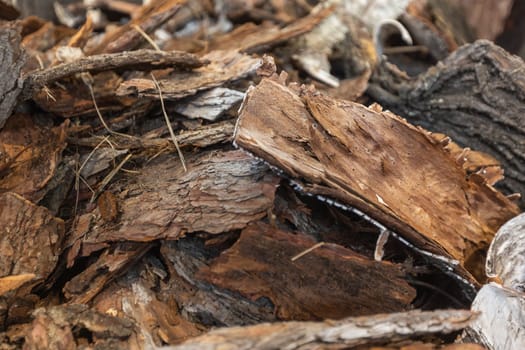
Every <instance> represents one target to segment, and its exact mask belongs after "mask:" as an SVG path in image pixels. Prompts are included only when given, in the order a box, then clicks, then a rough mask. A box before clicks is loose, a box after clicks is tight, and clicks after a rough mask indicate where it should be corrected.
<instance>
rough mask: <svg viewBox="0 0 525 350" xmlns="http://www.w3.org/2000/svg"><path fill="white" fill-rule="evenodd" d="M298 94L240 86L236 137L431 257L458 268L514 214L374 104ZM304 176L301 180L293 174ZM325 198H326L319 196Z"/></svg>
mask: <svg viewBox="0 0 525 350" xmlns="http://www.w3.org/2000/svg"><path fill="white" fill-rule="evenodd" d="M299 94H300V95H298V94H297V93H295V92H293V91H292V90H291V89H290V88H287V87H285V86H282V85H280V84H278V83H277V82H274V81H272V80H269V79H264V80H263V81H262V82H261V83H260V84H259V85H258V86H257V87H255V88H253V89H251V90H250V91H248V93H247V96H246V98H245V101H244V104H243V106H242V107H241V111H240V115H239V122H238V126H237V129H236V133H235V136H234V139H235V142H236V143H237V144H238V145H239V146H241V147H243V148H245V149H247V150H248V151H250V152H253V153H254V154H255V155H256V156H258V157H261V158H263V159H265V160H266V161H268V162H269V163H270V164H272V165H273V166H276V167H277V168H278V169H281V170H282V171H284V173H285V174H286V175H287V176H289V177H291V178H292V179H293V182H294V183H295V184H296V186H297V187H298V188H300V189H302V190H303V191H305V192H306V193H309V194H311V195H317V196H321V199H323V200H327V201H329V202H330V201H331V202H332V203H333V202H334V200H335V201H336V202H335V203H337V202H339V203H340V204H339V205H340V206H342V207H344V208H348V209H349V210H352V209H351V208H357V211H356V210H355V209H354V210H353V211H354V212H355V213H358V214H359V215H361V216H363V213H364V214H366V215H364V216H365V218H366V217H368V218H369V219H370V218H372V221H373V222H374V223H375V224H376V225H377V226H378V227H381V228H382V229H389V230H393V231H395V232H397V233H399V234H401V235H402V236H403V237H404V239H406V240H408V242H410V244H412V245H415V247H416V248H417V249H419V250H420V252H422V253H424V252H425V251H426V252H427V253H426V255H427V256H428V257H429V258H431V259H434V260H435V262H436V263H438V262H440V263H445V264H448V265H450V266H456V265H457V264H459V265H458V268H459V270H458V271H459V273H460V274H461V275H463V276H464V277H466V278H467V279H468V280H470V281H471V282H472V283H475V282H474V279H473V278H472V277H471V276H470V275H469V273H468V272H466V271H465V270H464V269H463V267H464V266H465V264H466V263H467V262H468V260H469V259H470V258H471V256H473V255H475V253H476V252H477V251H478V250H480V249H485V248H487V245H488V242H489V241H490V240H491V239H492V237H493V235H494V233H495V231H496V230H497V229H498V228H499V226H500V225H502V224H503V223H504V222H505V221H507V220H508V219H509V218H511V217H513V216H514V215H516V214H517V213H518V208H517V207H516V205H514V204H513V203H511V202H510V201H509V200H508V199H507V198H506V197H505V196H503V195H502V194H501V193H499V192H497V191H495V190H494V189H493V188H492V187H491V186H490V185H488V184H487V183H486V180H485V179H484V178H482V177H481V176H479V175H476V174H470V175H469V174H467V173H466V172H465V170H464V169H463V167H462V165H461V162H462V159H459V163H458V160H457V159H455V158H453V157H451V155H450V153H449V152H448V151H447V148H446V143H448V141H449V140H446V139H445V140H441V141H438V140H436V139H435V138H434V137H432V136H431V134H430V133H428V132H427V131H425V130H423V129H420V128H417V127H414V126H412V125H410V124H408V123H407V122H406V121H405V120H403V119H401V118H399V117H397V116H396V115H394V114H392V113H389V112H381V111H380V110H379V109H378V108H377V106H376V107H375V108H366V107H364V106H362V105H359V104H356V103H352V102H347V101H338V100H333V99H330V98H328V97H323V96H320V95H319V94H316V93H315V92H312V91H309V90H307V89H302V91H300V92H299ZM301 179H304V180H301ZM327 197H328V198H329V199H326V198H327Z"/></svg>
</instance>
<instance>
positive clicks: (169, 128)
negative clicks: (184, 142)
mask: <svg viewBox="0 0 525 350" xmlns="http://www.w3.org/2000/svg"><path fill="white" fill-rule="evenodd" d="M151 78H152V79H153V83H154V84H155V87H156V88H157V90H158V91H159V99H160V105H161V107H162V114H164V119H165V120H166V125H167V126H168V130H169V132H170V136H171V140H172V141H173V144H174V145H175V148H176V149H177V153H178V154H179V158H180V162H181V163H182V168H183V169H184V172H186V171H188V169H187V168H186V162H185V161H184V155H183V154H182V151H181V150H180V147H179V143H178V142H177V137H176V136H175V133H174V132H173V128H172V127H171V122H170V119H169V118H168V113H167V112H166V107H165V106H164V98H163V97H162V91H161V90H160V85H159V83H158V82H157V79H155V76H154V75H153V73H151Z"/></svg>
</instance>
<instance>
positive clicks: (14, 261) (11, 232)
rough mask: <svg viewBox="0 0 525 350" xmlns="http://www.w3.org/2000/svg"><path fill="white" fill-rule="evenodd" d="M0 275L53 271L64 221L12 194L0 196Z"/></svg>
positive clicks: (45, 274)
mask: <svg viewBox="0 0 525 350" xmlns="http://www.w3.org/2000/svg"><path fill="white" fill-rule="evenodd" d="M0 213H2V228H1V229H0V276H2V277H3V276H8V275H17V274H22V273H33V274H35V275H38V277H41V278H46V277H47V276H48V275H49V274H50V273H51V271H53V269H54V267H55V265H56V263H57V261H58V256H59V254H60V246H61V241H62V239H63V238H64V222H63V221H62V220H61V219H58V218H55V217H54V216H53V215H51V214H50V213H49V211H48V210H47V209H46V208H43V207H39V206H37V205H34V204H32V203H31V202H29V201H27V200H25V199H24V198H22V197H21V196H19V195H17V194H14V193H10V192H7V193H3V194H1V195H0Z"/></svg>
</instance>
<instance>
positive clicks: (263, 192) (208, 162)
mask: <svg viewBox="0 0 525 350" xmlns="http://www.w3.org/2000/svg"><path fill="white" fill-rule="evenodd" d="M187 167H188V172H184V170H183V169H182V167H181V166H180V160H178V159H176V158H175V157H170V158H163V159H162V161H157V162H156V163H154V164H151V165H149V166H148V167H146V168H145V169H143V171H142V174H141V175H140V176H139V177H138V178H137V180H136V183H135V184H128V187H127V188H126V190H125V191H124V192H123V193H122V194H121V196H119V197H120V198H119V201H120V205H119V207H121V208H122V210H121V213H120V217H119V220H118V222H117V223H116V224H111V223H110V224H107V225H103V226H95V227H94V228H93V231H92V232H90V233H89V234H88V237H86V238H84V239H83V240H82V242H83V243H82V244H83V245H85V244H89V242H98V243H100V242H104V241H115V240H117V241H118V240H130V241H139V242H147V241H151V240H154V239H160V238H165V239H176V238H178V237H179V236H180V235H181V234H185V233H189V232H198V231H204V232H209V233H221V232H227V231H230V230H235V229H242V228H244V227H245V226H246V224H247V223H249V222H251V221H256V220H259V219H261V218H262V217H264V216H265V215H266V212H267V210H268V209H269V208H270V207H271V205H272V202H273V198H274V193H275V189H276V187H277V184H278V181H279V178H278V177H277V176H275V175H273V174H272V173H271V172H270V171H269V170H268V168H267V167H266V165H264V164H262V163H261V162H260V161H257V160H255V159H252V158H251V157H250V156H249V155H247V154H245V153H243V152H242V151H231V152H209V153H205V154H202V155H201V156H199V157H196V158H189V159H188V160H187ZM86 215H87V216H86V218H87V220H88V221H91V220H97V214H96V213H95V214H86ZM80 229H81V231H82V230H83V228H82V227H80ZM77 233H79V232H77ZM81 235H83V233H82V234H81ZM75 239H77V238H75Z"/></svg>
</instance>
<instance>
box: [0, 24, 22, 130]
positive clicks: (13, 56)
mask: <svg viewBox="0 0 525 350" xmlns="http://www.w3.org/2000/svg"><path fill="white" fill-rule="evenodd" d="M20 41H21V36H20V28H18V26H17V25H16V24H4V25H2V26H0V129H1V128H2V127H3V126H4V124H5V122H6V120H7V118H9V117H10V116H11V114H12V113H13V110H14V109H15V106H16V103H17V101H18V96H19V95H20V92H21V91H22V80H21V79H20V71H21V69H22V67H23V65H24V62H25V56H24V52H23V50H22V48H21V46H20Z"/></svg>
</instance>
